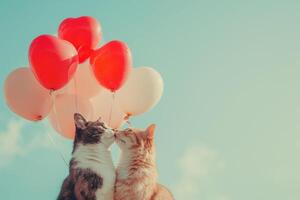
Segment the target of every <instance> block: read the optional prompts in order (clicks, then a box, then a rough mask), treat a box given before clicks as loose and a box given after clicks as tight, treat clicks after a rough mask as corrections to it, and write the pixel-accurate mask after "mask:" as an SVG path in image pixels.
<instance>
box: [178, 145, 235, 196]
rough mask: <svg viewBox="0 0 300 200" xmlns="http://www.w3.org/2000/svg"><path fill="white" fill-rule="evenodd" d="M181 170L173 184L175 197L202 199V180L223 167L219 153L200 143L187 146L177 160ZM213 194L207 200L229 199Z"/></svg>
mask: <svg viewBox="0 0 300 200" xmlns="http://www.w3.org/2000/svg"><path fill="white" fill-rule="evenodd" d="M178 164H179V168H180V171H181V174H180V178H179V181H178V182H177V183H176V184H175V186H174V189H173V191H174V195H175V197H176V199H185V200H194V199H204V200H206V199H205V198H203V195H202V192H203V191H201V185H203V184H205V183H202V180H203V179H204V178H206V177H209V175H211V174H213V173H214V172H216V171H220V170H222V169H223V168H224V162H223V161H222V159H221V158H220V156H219V154H218V153H217V152H216V151H215V150H212V149H210V148H208V147H205V146H201V145H192V146H189V147H188V148H187V149H186V151H185V152H184V154H183V155H182V157H181V158H180V159H179V161H178ZM210 196H214V197H213V198H210V199H209V200H229V198H228V197H227V196H226V195H210Z"/></svg>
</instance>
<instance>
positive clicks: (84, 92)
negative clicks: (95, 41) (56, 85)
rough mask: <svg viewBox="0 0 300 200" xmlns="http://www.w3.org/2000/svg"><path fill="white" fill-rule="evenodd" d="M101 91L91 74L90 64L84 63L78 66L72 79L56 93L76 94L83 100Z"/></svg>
mask: <svg viewBox="0 0 300 200" xmlns="http://www.w3.org/2000/svg"><path fill="white" fill-rule="evenodd" d="M75 86H76V87H75ZM102 89H103V87H101V86H100V85H99V83H98V81H97V80H96V78H95V76H94V75H93V74H92V71H91V66H90V63H89V62H84V63H82V64H79V66H78V68H77V71H76V73H75V76H74V77H73V79H72V80H71V81H70V82H69V83H68V84H67V85H66V86H65V87H63V88H62V89H60V90H58V91H57V92H58V93H59V94H63V93H68V94H77V95H79V96H82V97H85V98H91V97H94V96H96V95H97V94H99V93H100V92H101V90H102Z"/></svg>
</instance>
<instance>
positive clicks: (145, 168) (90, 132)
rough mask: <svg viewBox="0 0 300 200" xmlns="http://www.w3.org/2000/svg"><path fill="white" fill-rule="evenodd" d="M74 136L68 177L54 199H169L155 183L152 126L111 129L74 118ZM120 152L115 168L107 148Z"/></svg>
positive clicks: (98, 121)
mask: <svg viewBox="0 0 300 200" xmlns="http://www.w3.org/2000/svg"><path fill="white" fill-rule="evenodd" d="M74 120H75V126H76V134H75V139H74V147H73V152H72V159H71V161H70V171H69V176H68V177H67V178H66V179H65V180H64V182H63V184H62V188H61V191H60V194H59V196H58V198H57V200H113V199H114V200H173V197H172V194H171V193H170V192H169V191H168V189H166V188H165V187H164V186H162V185H160V184H158V183H157V176H158V175H157V170H156V165H155V146H154V132H155V125H153V124H152V125H150V126H149V127H148V128H147V129H146V130H140V129H125V130H113V129H111V128H109V127H108V126H106V125H105V123H103V122H102V121H101V120H100V119H99V120H97V121H95V122H91V121H87V120H85V119H84V117H83V116H82V115H80V114H78V113H76V114H75V115H74ZM114 141H116V143H117V145H118V146H119V147H120V149H121V158H120V162H119V164H118V166H117V168H116V169H115V167H114V165H113V161H112V158H111V153H110V151H109V147H110V146H111V144H112V143H113V142H114Z"/></svg>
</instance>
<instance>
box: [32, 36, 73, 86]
mask: <svg viewBox="0 0 300 200" xmlns="http://www.w3.org/2000/svg"><path fill="white" fill-rule="evenodd" d="M28 57H29V62H30V67H31V69H32V71H33V73H34V75H35V77H36V78H37V80H38V81H39V82H40V83H41V85H43V86H44V87H45V88H47V89H49V90H57V89H60V88H62V87H63V86H64V85H66V84H67V83H68V82H69V80H70V79H71V78H72V77H73V75H74V73H75V71H76V68H77V65H78V55H77V51H76V49H75V48H74V46H73V45H72V44H71V43H70V42H68V41H66V40H62V39H59V38H57V37H55V36H52V35H41V36H39V37H37V38H35V39H34V40H33V41H32V42H31V44H30V47H29V53H28Z"/></svg>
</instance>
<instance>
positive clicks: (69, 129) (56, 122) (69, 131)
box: [48, 94, 93, 139]
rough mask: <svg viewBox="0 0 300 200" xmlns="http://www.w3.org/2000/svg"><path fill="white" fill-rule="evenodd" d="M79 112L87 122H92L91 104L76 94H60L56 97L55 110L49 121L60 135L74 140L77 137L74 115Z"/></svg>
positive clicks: (52, 111)
mask: <svg viewBox="0 0 300 200" xmlns="http://www.w3.org/2000/svg"><path fill="white" fill-rule="evenodd" d="M77 112H78V113H80V114H81V115H83V116H84V118H86V119H87V120H91V119H92V116H93V109H92V105H91V102H90V101H89V100H88V99H85V98H83V97H80V96H76V95H74V94H58V95H56V96H55V102H54V105H53V109H52V110H51V112H50V114H49V116H48V119H49V122H50V124H51V125H52V127H53V128H54V129H55V130H56V131H57V132H58V133H59V134H61V135H62V136H64V137H66V138H69V139H73V138H74V136H75V123H74V113H77Z"/></svg>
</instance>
